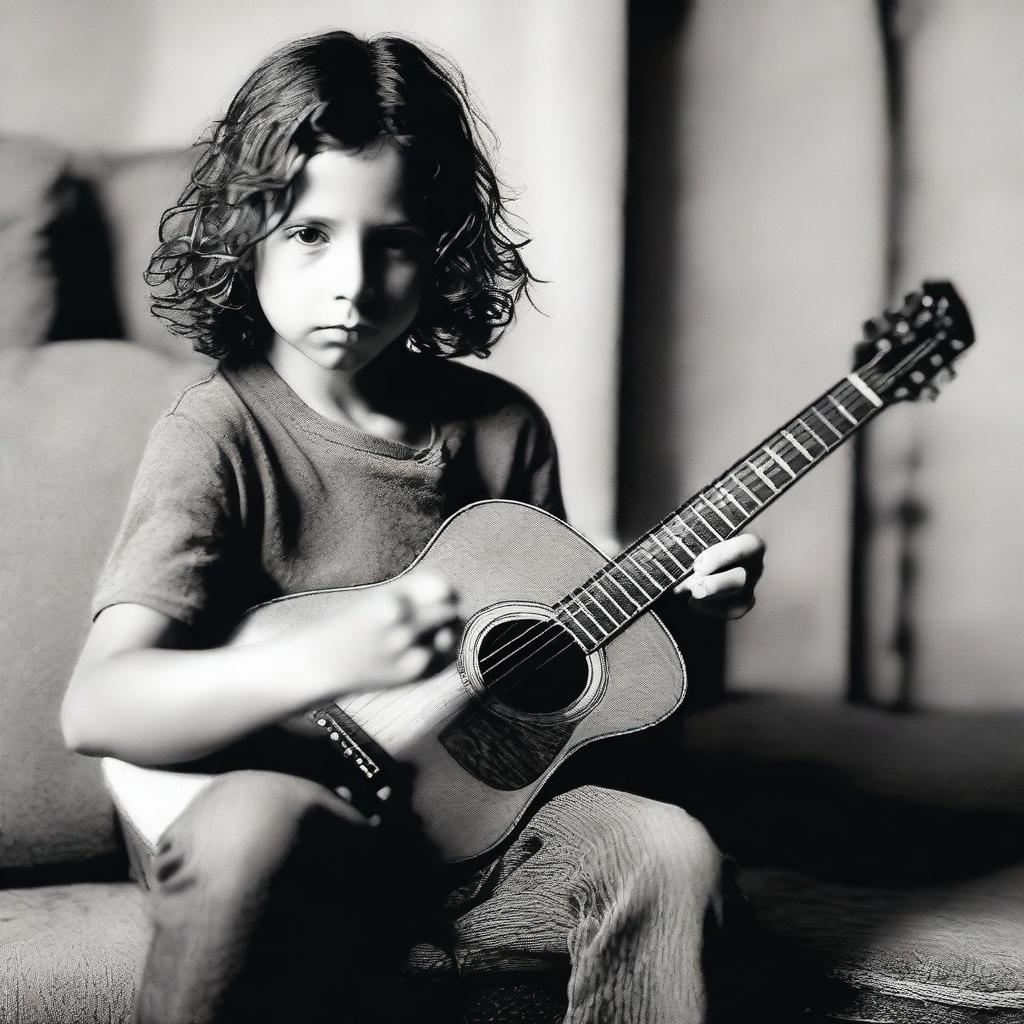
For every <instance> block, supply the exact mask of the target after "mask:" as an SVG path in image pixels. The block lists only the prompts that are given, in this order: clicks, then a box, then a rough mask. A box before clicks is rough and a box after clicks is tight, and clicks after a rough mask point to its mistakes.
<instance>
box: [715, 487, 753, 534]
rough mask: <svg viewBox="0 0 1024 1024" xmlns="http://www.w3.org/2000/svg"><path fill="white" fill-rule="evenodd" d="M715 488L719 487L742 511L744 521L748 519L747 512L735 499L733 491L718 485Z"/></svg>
mask: <svg viewBox="0 0 1024 1024" xmlns="http://www.w3.org/2000/svg"><path fill="white" fill-rule="evenodd" d="M715 486H717V487H718V489H719V490H720V491H721V492H722V493H723V494H724V495H725V496H726V497H727V498H728V499H729V500H730V501H731V502H732V503H733V504H734V505H735V506H736V507H737V508H738V509H739V510H740V515H741V516H743V518H744V519H746V518H747V510H746V509H745V508H744V507H743V506H742V505H741V504H740V503H739V502H738V501H737V500H736V499H735V498H734V497H733V495H732V491H730V490H727V489H726V488H725V487H723V486H722V485H721V484H716V485H715ZM733 529H735V527H733Z"/></svg>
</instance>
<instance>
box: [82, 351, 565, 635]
mask: <svg viewBox="0 0 1024 1024" xmlns="http://www.w3.org/2000/svg"><path fill="white" fill-rule="evenodd" d="M417 358H421V359H422V360H423V367H422V370H418V371H417V374H416V387H417V389H429V390H428V391H422V394H423V395H424V396H426V397H427V398H428V401H426V402H425V403H424V408H425V409H427V410H429V418H430V419H431V422H432V430H431V439H430V442H429V443H428V444H427V446H426V447H425V448H422V449H415V448H413V447H410V446H409V445H406V444H403V443H401V442H398V441H393V440H388V439H385V438H381V437H377V436H373V435H370V434H366V433H363V432H361V431H359V430H357V429H356V428H354V427H349V426H346V425H344V424H341V423H338V422H335V421H334V420H331V419H327V418H326V417H324V416H322V415H320V414H319V413H317V412H316V411H315V410H313V409H311V408H310V407H309V406H308V405H306V403H305V402H303V401H302V400H301V399H300V398H299V397H298V395H296V394H295V392H294V391H292V390H291V388H290V387H289V386H288V385H287V384H286V383H285V381H284V380H283V379H282V378H281V377H280V376H279V375H278V374H277V372H276V371H275V370H274V369H273V368H272V367H271V366H270V364H269V363H267V362H265V361H263V360H258V361H254V362H250V363H248V364H246V365H244V366H243V367H240V368H229V367H226V366H223V365H222V366H220V367H218V369H216V370H215V371H214V372H213V373H211V374H210V376H209V377H207V378H206V379H205V380H203V381H200V382H199V383H197V384H194V385H192V386H191V387H189V388H187V389H186V390H185V391H184V392H183V393H182V394H181V395H180V396H179V397H178V399H177V400H176V401H175V402H174V404H173V405H172V406H171V407H170V408H169V409H168V410H167V411H166V412H165V413H164V414H163V415H162V416H161V417H160V419H159V420H158V422H157V424H156V426H155V427H154V429H153V432H152V434H151V435H150V438H149V442H148V444H147V446H146V450H145V453H144V455H143V458H142V463H141V466H140V468H139V471H138V475H137V477H136V480H135V485H134V487H133V489H132V493H131V497H130V499H129V502H128V508H127V511H126V513H125V516H124V520H123V522H122V525H121V528H120V531H119V533H118V536H117V539H116V541H115V543H114V547H113V550H112V552H111V554H110V557H109V559H108V561H107V564H106V567H105V569H104V570H103V573H102V575H101V578H100V583H99V587H98V590H97V593H96V596H95V598H94V601H93V609H92V611H93V616H94V617H95V616H96V615H98V614H99V613H100V612H101V611H102V610H103V609H104V608H106V607H108V606H110V605H113V604H118V603H121V602H133V603H137V604H142V605H146V606H148V607H150V608H153V609H155V610H157V611H160V612H163V613H164V614H166V615H169V616H171V617H172V618H174V619H177V620H179V621H181V622H183V623H186V624H188V625H190V626H193V627H195V628H196V629H197V631H198V633H199V634H200V635H204V634H207V633H208V634H209V635H210V636H212V637H219V636H222V635H223V634H224V633H225V631H227V630H229V629H230V628H231V627H232V626H233V625H234V624H235V623H236V622H237V621H238V620H239V619H240V618H241V616H242V614H243V613H244V612H245V611H246V609H248V608H250V607H252V606H253V605H255V604H259V603H261V602H263V601H267V600H270V599H272V598H275V597H280V596H282V595H287V594H295V593H301V592H305V591H309V590H319V589H324V588H331V587H347V586H355V585H358V584H366V583H375V582H379V581H381V580H385V579H389V578H391V577H393V576H395V575H397V574H398V573H399V572H401V571H402V570H403V569H405V568H406V567H407V566H408V565H409V564H410V563H411V562H412V561H413V560H414V559H415V557H416V556H417V555H418V554H419V553H420V551H421V550H422V549H423V548H424V547H425V546H426V544H427V542H428V541H429V540H430V539H431V537H433V535H434V533H435V532H436V531H437V529H438V527H440V526H441V525H442V523H444V521H445V520H446V519H447V518H448V517H449V516H451V515H452V514H453V513H454V512H456V511H457V510H458V509H460V508H462V507H463V506H465V505H467V504H469V503H471V502H474V501H479V500H483V499H487V498H511V499H515V500H518V501H524V502H528V503H530V504H533V505H537V506H539V507H540V508H543V509H546V510H547V511H549V512H552V513H553V514H554V515H557V516H559V517H560V518H564V516H565V510H564V507H563V504H562V497H561V491H560V487H559V479H558V464H557V455H556V451H555V445H554V441H553V438H552V435H551V430H550V427H549V425H548V422H547V420H546V418H545V417H544V414H543V413H542V412H541V410H540V409H539V407H538V406H537V405H536V403H534V402H533V400H532V399H530V398H529V397H528V396H527V395H526V394H525V393H524V392H522V391H521V390H520V389H519V388H517V387H515V386H513V385H512V384H509V383H507V382H506V381H503V380H501V379H500V378H498V377H495V376H493V375H491V374H488V373H484V372H483V371H481V370H477V369H474V368H471V367H469V366H465V365H463V364H459V363H453V362H450V361H446V360H439V359H436V358H433V357H430V356H423V357H417Z"/></svg>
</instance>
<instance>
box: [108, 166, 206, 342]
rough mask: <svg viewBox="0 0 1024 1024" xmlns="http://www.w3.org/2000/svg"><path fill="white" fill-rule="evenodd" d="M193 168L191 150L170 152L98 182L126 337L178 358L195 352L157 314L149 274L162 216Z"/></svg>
mask: <svg viewBox="0 0 1024 1024" xmlns="http://www.w3.org/2000/svg"><path fill="white" fill-rule="evenodd" d="M191 166H192V153H191V151H189V150H168V151H166V152H161V153H147V154H142V155H133V156H127V157H121V158H119V159H117V160H114V161H111V162H110V164H109V165H108V167H107V168H106V169H105V171H104V172H103V173H96V176H95V178H94V183H95V187H96V191H97V196H98V198H99V203H100V206H101V208H102V209H103V212H104V215H105V218H106V223H107V227H108V230H109V232H110V242H111V246H112V253H113V261H114V269H113V275H114V291H115V295H116V299H117V304H118V308H119V310H120V313H121V319H122V324H123V330H124V337H126V338H131V339H132V341H136V342H138V343H139V344H142V345H146V346H147V347H149V348H154V349H160V350H163V351H166V352H169V353H171V354H172V355H177V354H179V353H187V352H189V350H190V347H191V346H190V343H189V341H188V340H187V339H185V338H179V337H176V336H175V335H173V334H171V333H170V331H168V330H167V328H166V327H165V326H164V324H163V322H162V321H161V320H158V319H157V318H156V317H154V316H153V315H152V313H151V312H150V309H149V307H150V304H151V299H150V297H149V286H148V285H147V284H146V282H145V280H144V279H143V274H144V273H145V271H146V268H147V267H148V266H149V260H150V257H151V256H152V255H153V250H154V249H155V248H156V246H157V241H158V230H159V226H160V217H161V215H162V214H163V212H164V211H165V210H166V209H167V208H168V207H169V206H171V205H172V204H173V203H175V202H177V199H178V196H179V195H180V193H181V189H182V187H183V185H184V184H185V182H186V181H187V180H188V174H189V170H190V169H191Z"/></svg>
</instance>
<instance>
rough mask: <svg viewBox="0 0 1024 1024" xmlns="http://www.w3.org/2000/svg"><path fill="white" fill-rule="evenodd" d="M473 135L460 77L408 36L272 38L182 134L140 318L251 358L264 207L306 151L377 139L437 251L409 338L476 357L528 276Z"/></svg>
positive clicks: (256, 345) (204, 348)
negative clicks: (245, 73)
mask: <svg viewBox="0 0 1024 1024" xmlns="http://www.w3.org/2000/svg"><path fill="white" fill-rule="evenodd" d="M482 132H486V133H487V135H488V136H489V137H490V138H491V139H493V138H494V135H493V132H491V130H490V128H489V127H488V126H487V124H486V122H485V121H484V120H483V119H482V117H481V116H480V115H479V114H478V113H477V112H476V110H475V109H474V107H473V104H472V102H471V100H470V98H469V94H468V89H467V86H466V82H465V79H464V78H463V76H462V74H461V72H460V71H459V70H458V69H457V68H456V67H455V66H454V65H453V64H451V62H449V61H447V60H445V59H444V58H442V57H441V56H439V55H437V54H434V53H430V54H428V53H427V52H425V51H424V49H422V48H421V47H419V46H417V45H416V44H414V43H412V42H411V41H409V40H407V39H402V38H399V37H396V36H377V37H373V38H370V39H360V38H359V37H357V36H354V35H352V34H351V33H350V32H343V31H334V32H327V33H324V34H322V35H316V36H310V37H307V38H303V39H299V40H296V41H295V42H292V43H289V44H287V45H285V46H283V47H281V48H280V49H278V50H276V51H275V52H274V53H272V54H271V55H270V56H269V57H267V58H266V60H264V61H263V62H262V63H261V64H260V65H259V66H258V67H257V68H256V69H255V70H254V71H253V72H252V74H251V75H250V76H249V78H248V79H247V80H246V81H245V83H244V84H243V85H242V87H241V88H240V89H239V91H238V93H237V94H236V96H235V98H234V99H233V100H232V102H231V104H230V106H229V107H228V110H227V113H226V115H225V116H224V118H223V119H221V120H218V121H214V122H213V124H212V125H211V128H210V129H209V130H208V131H207V132H206V133H204V136H203V137H201V138H200V139H199V141H198V142H196V144H195V148H196V149H197V150H198V153H197V156H196V159H195V162H194V165H193V168H192V173H191V175H190V179H189V182H188V184H187V185H186V186H185V188H184V190H183V192H182V194H181V196H180V198H179V199H178V202H177V204H176V205H174V206H173V207H171V208H170V209H169V210H167V211H166V212H165V213H164V215H163V216H162V217H161V219H160V235H159V237H160V244H159V246H158V247H157V249H156V251H155V252H154V253H153V257H152V259H151V260H150V263H149V267H148V269H147V270H146V273H145V280H146V283H147V284H148V285H149V286H150V288H151V295H152V299H153V305H152V307H151V309H152V312H153V314H154V315H155V316H157V317H160V318H161V319H163V320H165V321H166V322H167V323H168V325H169V328H170V330H171V331H172V332H173V333H175V334H178V335H181V336H184V337H188V338H191V339H192V343H193V347H194V348H195V349H196V350H197V351H199V352H204V353H206V354H207V355H209V356H213V357H214V358H217V359H231V360H233V361H245V360H246V359H248V358H251V357H252V356H253V355H254V354H255V353H257V352H258V351H259V350H260V347H261V346H262V345H263V343H264V342H265V341H266V339H267V338H269V336H270V334H271V328H270V325H269V324H268V323H267V321H266V318H265V317H264V316H263V312H262V310H261V309H260V305H259V302H258V300H257V298H256V289H255V284H254V270H255V260H254V250H255V247H256V245H257V244H258V243H259V242H260V241H262V239H263V238H265V237H266V236H267V234H268V233H269V232H268V231H267V228H266V218H267V212H268V210H269V209H272V208H275V209H276V208H279V207H281V206H284V207H288V206H290V204H291V202H292V201H293V197H292V192H293V189H292V184H293V182H294V179H295V177H296V175H297V174H298V172H299V171H300V170H301V168H302V166H303V164H304V163H305V161H306V160H308V159H309V157H311V156H312V155H314V154H315V153H317V152H320V151H322V150H324V149H329V148H342V149H345V150H356V151H358V150H362V149H364V148H366V147H369V146H371V145H374V144H376V143H377V142H378V141H380V140H384V139H386V140H388V141H390V142H391V143H393V144H395V145H397V146H398V147H399V148H400V150H401V152H402V154H403V157H404V161H405V164H406V167H407V173H408V176H409V179H410V183H411V187H410V189H409V195H410V201H411V202H413V203H415V209H413V210H412V211H411V212H412V214H413V215H414V216H415V217H416V218H417V220H418V221H419V222H420V223H421V225H423V226H424V227H425V228H426V229H427V230H428V232H429V234H430V237H431V239H432V242H433V246H434V260H433V266H432V268H431V270H430V276H429V280H428V282H427V285H426V287H425V288H424V297H423V300H422V302H421V304H420V308H419V311H418V313H417V316H416V319H415V320H414V322H413V324H412V325H411V327H410V329H409V332H408V334H407V336H406V340H407V343H408V344H409V347H410V348H412V349H414V350H415V351H419V352H426V353H430V354H433V355H438V356H446V357H450V356H460V355H469V354H474V355H478V356H486V355H487V354H488V350H489V349H490V347H491V346H492V345H493V344H494V343H495V342H496V341H497V340H498V339H499V338H500V337H501V335H502V333H504V329H505V328H506V327H508V325H509V324H510V323H511V322H512V320H513V318H514V315H515V305H516V302H517V301H518V300H519V298H520V297H521V296H522V295H523V294H524V293H526V294H527V296H528V297H529V286H530V285H531V284H533V283H536V282H537V280H538V279H537V278H535V277H534V276H533V274H532V273H531V272H530V270H529V269H528V268H527V266H526V264H525V262H524V261H523V257H522V253H521V250H522V248H523V247H524V246H525V245H526V244H527V243H528V242H529V239H528V238H527V237H526V236H525V235H524V234H523V232H522V231H520V230H519V229H518V228H517V227H515V226H514V224H513V222H512V220H511V218H510V216H509V213H508V210H507V209H506V203H507V201H508V198H507V196H505V195H504V194H503V192H502V188H501V183H500V182H499V181H498V179H497V177H496V176H495V173H494V170H493V169H492V167H491V165H490V163H489V162H488V159H487V157H486V155H485V153H484V147H483V144H482V141H481V134H482Z"/></svg>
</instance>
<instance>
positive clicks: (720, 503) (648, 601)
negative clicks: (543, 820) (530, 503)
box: [360, 381, 858, 715]
mask: <svg viewBox="0 0 1024 1024" xmlns="http://www.w3.org/2000/svg"><path fill="white" fill-rule="evenodd" d="M830 393H834V394H836V395H837V396H838V397H840V398H844V399H849V398H850V397H856V395H857V394H858V392H856V391H855V389H854V388H853V386H852V385H851V384H849V382H846V381H842V382H840V383H839V384H837V385H836V387H834V388H833V389H831V391H830ZM804 430H805V432H806V434H807V436H806V437H805V438H804V440H805V441H806V442H807V443H808V444H811V443H812V437H813V435H812V434H811V432H810V431H809V430H807V428H806V426H805V428H804ZM794 431H795V433H797V434H799V433H800V428H799V427H796V426H795V425H794ZM844 437H845V435H844ZM815 440H816V439H815ZM817 443H819V444H820V445H821V446H822V447H823V448H824V449H825V450H824V452H823V453H822V454H820V455H819V456H817V458H816V459H815V460H814V461H812V462H810V463H808V465H807V466H805V467H804V468H803V470H800V471H798V473H803V472H805V471H806V470H807V469H809V468H810V466H812V465H814V464H816V462H817V460H818V459H821V458H824V456H825V455H827V454H828V453H829V452H831V451H832V450H833V449H834V448H835V447H836V446H837V444H838V443H841V440H840V441H839V442H837V443H836V444H833V445H832V446H831V447H829V446H827V445H825V444H824V442H821V441H817ZM722 479H723V478H722V477H719V478H717V479H716V480H714V481H713V482H712V483H710V484H709V485H707V487H705V488H704V489H703V490H702V491H700V492H699V493H698V495H697V496H696V497H695V498H694V500H693V502H692V503H691V504H693V505H695V504H696V502H697V501H698V500H700V499H703V500H704V502H705V504H707V505H709V506H710V507H711V508H713V509H719V508H722V509H724V508H726V507H727V506H726V504H725V500H726V499H723V498H722V497H719V498H717V499H715V498H713V497H709V493H710V492H712V491H714V490H715V489H717V490H719V492H720V494H725V493H727V491H726V488H725V487H724V484H722V483H721V482H720V481H721V480H722ZM752 482H753V481H752ZM755 500H757V499H756V498H755ZM764 505H765V503H764V502H760V501H759V502H758V508H757V509H755V510H754V512H753V513H746V512H745V513H744V514H745V516H746V518H745V520H744V521H743V522H741V523H739V524H737V525H735V526H732V528H731V531H730V535H731V534H732V533H735V532H736V531H737V530H740V529H742V528H743V527H744V526H745V525H746V523H748V522H749V521H750V519H752V518H753V516H755V515H757V513H758V512H760V510H761V509H762V508H763V507H764ZM685 511H686V509H684V510H683V511H682V512H677V513H673V514H672V516H670V517H668V518H667V520H666V523H668V522H671V521H672V519H679V520H680V521H683V522H684V523H685V520H683V519H682V516H683V514H684V513H685ZM723 518H724V519H725V521H726V522H730V520H729V519H728V518H727V517H725V516H724V514H723ZM657 529H658V527H655V530H654V531H651V532H652V533H653V532H655V531H656V530H657ZM670 536H671V535H670ZM702 543H704V541H703V540H702ZM709 546H710V545H709ZM638 550H639V551H640V552H641V553H643V554H646V555H647V556H648V558H649V559H650V560H651V561H652V562H653V563H654V565H655V566H657V567H658V568H659V569H660V570H661V572H662V573H664V574H665V575H667V576H668V577H669V579H670V581H671V582H670V583H669V584H668V586H665V587H664V589H663V590H662V591H661V592H660V593H656V594H655V595H654V596H653V597H652V596H651V595H650V594H648V593H647V590H646V589H645V587H644V586H643V585H642V584H640V583H639V582H638V581H637V579H636V578H634V577H633V576H631V575H630V573H629V571H628V570H627V569H625V567H624V566H623V565H622V563H621V562H619V561H618V559H612V560H609V561H608V562H606V563H605V564H604V565H603V566H602V567H601V568H600V569H598V570H597V571H596V572H595V573H594V574H593V575H592V576H591V577H590V578H589V579H588V580H587V581H586V582H585V583H584V584H581V586H580V587H578V588H577V590H582V589H583V587H585V586H587V585H588V584H590V583H592V582H598V583H599V582H600V581H601V580H602V579H604V580H610V581H612V583H613V585H616V586H619V585H618V584H617V583H616V582H615V577H614V576H613V572H614V571H615V570H616V569H618V570H619V571H620V572H621V573H623V574H624V575H625V577H626V579H628V580H629V581H630V583H631V584H632V585H633V586H634V587H635V588H636V589H637V590H638V591H639V593H641V594H643V595H644V598H645V601H644V603H643V604H642V605H641V604H639V603H637V602H636V600H635V599H634V598H633V597H631V596H630V594H629V591H627V590H625V588H622V587H620V589H622V591H623V593H624V594H625V595H626V596H627V597H629V599H630V600H631V601H632V602H633V603H634V604H637V608H636V611H635V612H634V613H633V614H632V616H631V617H632V618H635V617H638V616H639V615H641V614H643V613H644V612H645V611H646V610H647V609H648V608H650V607H651V605H653V604H654V602H655V601H657V600H658V599H659V598H660V597H661V596H663V594H664V593H665V591H666V590H668V589H669V588H670V587H672V586H678V584H679V583H680V582H682V581H683V580H685V579H686V578H687V577H688V576H689V575H690V573H691V572H692V564H691V565H690V566H687V567H686V569H685V572H684V573H683V574H682V576H678V577H677V576H676V575H675V574H670V573H669V572H668V570H667V569H666V568H665V567H664V565H663V564H662V563H661V562H660V561H658V560H657V559H656V558H655V557H654V556H653V555H650V554H649V553H648V552H646V551H644V549H642V548H641V549H638ZM680 554H682V553H681V552H680ZM619 557H620V558H621V553H620V556H619ZM670 557H672V556H670ZM641 571H643V570H642V569H641ZM650 578H651V579H652V580H653V577H650ZM574 599H575V600H576V601H577V603H578V604H579V605H580V607H581V610H582V611H583V612H584V614H588V615H589V614H590V613H589V611H588V610H587V606H586V604H585V603H584V602H583V601H582V599H581V598H580V597H577V596H576V593H575V592H573V593H570V594H569V595H568V596H567V597H565V598H562V599H561V600H560V601H559V602H557V604H558V605H564V606H566V607H565V611H566V614H568V615H569V616H570V618H573V621H575V618H574V614H579V613H578V612H577V613H573V612H572V611H571V610H570V607H571V602H572V601H573V600H574ZM593 601H594V604H595V606H596V609H599V610H601V612H602V613H604V614H606V615H607V616H608V618H609V619H610V621H612V622H616V620H615V619H614V618H613V617H612V616H611V615H610V613H607V612H606V609H605V608H604V606H603V605H602V604H601V603H600V602H599V601H597V599H596V598H594V599H593ZM590 617H591V619H592V620H593V621H594V623H595V624H596V623H597V621H598V620H597V619H596V618H595V617H594V616H592V615H591V616H590ZM622 625H624V624H618V623H617V628H616V629H615V630H613V631H612V632H611V633H609V632H608V631H607V629H604V628H600V627H599V629H600V632H601V633H602V637H601V642H602V643H603V642H606V641H607V640H608V639H609V638H610V637H611V636H612V635H613V634H614V633H615V632H617V631H618V629H619V628H622ZM580 628H582V629H583V630H584V632H586V628H585V627H580ZM567 632H569V631H568V629H567V627H565V626H564V625H563V624H562V623H561V622H559V621H558V620H557V618H556V619H555V620H554V621H552V620H551V619H549V618H544V619H541V620H538V621H537V623H536V624H535V626H532V627H530V628H529V629H527V630H526V631H525V632H523V633H522V634H520V635H519V636H517V637H515V638H513V639H512V640H509V641H506V642H505V643H504V644H501V645H499V646H498V647H497V648H495V649H494V650H493V651H491V652H490V653H489V654H488V655H487V656H486V657H485V658H483V659H481V662H480V665H481V668H484V669H485V670H488V669H494V668H496V667H498V666H499V665H501V664H502V663H503V662H506V661H508V660H509V658H511V657H514V656H515V655H516V654H518V653H520V652H522V651H524V650H528V648H529V647H530V646H531V645H533V644H535V643H536V642H537V641H539V640H541V639H542V638H544V637H545V636H547V639H546V640H544V642H543V643H542V644H541V646H542V647H543V646H546V645H547V644H549V643H550V642H552V641H553V640H555V639H558V638H559V637H564V636H565V634H566V633H567ZM531 633H532V635H531ZM570 637H571V633H570ZM571 644H572V640H571V639H570V647H571ZM513 645H516V646H514V647H513ZM509 647H512V650H511V651H510V652H509V653H507V654H505V655H504V656H502V657H498V656H499V655H501V652H502V651H505V650H506V649H507V648H509ZM570 647H566V648H563V649H562V650H568V649H570ZM529 656H530V655H529V654H527V657H529ZM495 658H498V660H497V662H494V659H495ZM487 662H494V664H487ZM539 667H542V666H538V669H539ZM507 675H508V673H505V674H504V675H502V676H499V677H497V681H500V680H501V679H504V678H506V676H507ZM389 697H390V698H391V699H388V698H389ZM404 703H405V695H404V694H395V695H389V694H387V693H377V694H373V695H372V696H370V697H369V699H368V700H366V701H365V702H363V703H361V706H360V710H367V709H369V710H371V711H372V712H374V713H376V714H378V715H381V714H383V713H385V712H387V711H388V710H390V709H391V707H392V705H400V704H404Z"/></svg>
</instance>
